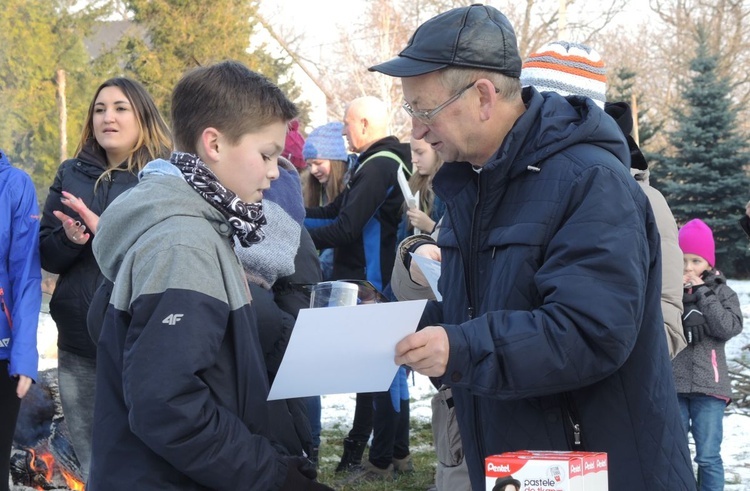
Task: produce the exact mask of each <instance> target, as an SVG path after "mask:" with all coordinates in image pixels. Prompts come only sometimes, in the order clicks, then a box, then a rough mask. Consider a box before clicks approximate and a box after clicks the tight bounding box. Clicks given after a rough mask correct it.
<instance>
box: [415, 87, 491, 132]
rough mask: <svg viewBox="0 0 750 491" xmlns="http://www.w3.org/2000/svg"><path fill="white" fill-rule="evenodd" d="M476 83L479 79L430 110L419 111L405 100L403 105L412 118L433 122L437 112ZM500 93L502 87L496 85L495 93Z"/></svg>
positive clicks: (426, 122) (422, 121)
mask: <svg viewBox="0 0 750 491" xmlns="http://www.w3.org/2000/svg"><path fill="white" fill-rule="evenodd" d="M475 83H477V80H474V81H473V82H472V83H470V84H469V85H467V86H466V87H464V88H463V89H461V90H459V91H458V92H456V93H455V94H453V95H452V96H451V97H450V99H448V100H447V101H445V102H443V103H442V104H440V105H439V106H438V107H436V108H435V109H430V110H429V111H428V110H423V111H419V110H417V109H414V108H413V107H411V105H410V104H409V103H408V102H406V101H404V102H403V103H402V104H401V107H403V108H404V111H406V112H407V114H408V115H409V116H411V117H412V118H414V119H416V120H418V121H419V122H420V123H422V124H432V122H433V121H434V119H435V116H436V115H437V113H439V112H440V111H442V110H443V109H445V108H446V107H447V106H448V105H450V104H451V103H452V102H455V101H456V100H458V98H459V97H461V95H462V94H463V93H464V92H466V91H467V90H469V89H470V88H472V87H473V86H474V84H475ZM499 93H500V89H498V88H497V87H495V94H499Z"/></svg>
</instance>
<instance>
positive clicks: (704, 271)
mask: <svg viewBox="0 0 750 491" xmlns="http://www.w3.org/2000/svg"><path fill="white" fill-rule="evenodd" d="M679 242H680V249H682V252H683V255H684V288H685V293H684V296H683V303H684V307H685V311H684V314H683V316H682V325H683V328H684V330H685V337H686V338H687V340H688V346H687V348H685V349H684V350H683V351H681V352H680V353H678V354H677V356H676V357H675V359H674V360H673V361H672V367H673V370H674V377H675V386H676V388H677V399H678V401H679V403H680V412H681V415H682V424H683V426H684V428H685V432H686V433H687V432H690V433H692V434H693V439H694V440H695V453H696V455H695V463H696V464H698V485H699V489H700V490H701V491H708V490H711V491H720V490H722V489H724V465H723V463H722V460H721V440H722V433H723V418H724V408H725V407H726V406H727V405H728V404H729V403H730V402H731V394H732V389H731V386H730V384H729V373H728V368H727V360H726V354H725V353H724V345H725V344H726V342H727V341H728V340H729V339H731V338H732V337H734V336H736V335H737V334H739V333H740V332H742V312H741V311H740V302H739V299H738V298H737V294H736V293H735V292H734V291H733V290H732V289H731V288H730V287H729V286H728V285H727V280H726V278H725V277H724V275H722V274H721V273H720V272H719V271H718V270H716V269H714V266H715V264H716V259H715V253H714V250H715V246H714V237H713V233H712V232H711V229H710V228H709V227H708V225H706V224H705V223H704V222H703V221H701V220H699V219H697V218H696V219H694V220H690V221H689V222H687V223H686V224H685V226H684V227H682V228H681V229H680V232H679Z"/></svg>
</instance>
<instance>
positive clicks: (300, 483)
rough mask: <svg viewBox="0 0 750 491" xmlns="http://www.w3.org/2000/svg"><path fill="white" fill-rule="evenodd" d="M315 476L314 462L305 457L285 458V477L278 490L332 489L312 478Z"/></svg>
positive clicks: (314, 490)
mask: <svg viewBox="0 0 750 491" xmlns="http://www.w3.org/2000/svg"><path fill="white" fill-rule="evenodd" d="M316 477H317V471H316V470H315V464H313V463H312V462H310V460H308V459H306V458H305V457H289V458H287V468H286V479H285V480H284V484H282V485H281V490H280V491H333V488H329V487H328V486H326V485H325V484H321V483H319V482H317V481H314V479H315V478H316Z"/></svg>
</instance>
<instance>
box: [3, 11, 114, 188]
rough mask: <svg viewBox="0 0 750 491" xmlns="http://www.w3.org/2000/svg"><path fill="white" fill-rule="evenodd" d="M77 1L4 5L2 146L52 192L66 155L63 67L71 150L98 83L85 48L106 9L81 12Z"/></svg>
mask: <svg viewBox="0 0 750 491" xmlns="http://www.w3.org/2000/svg"><path fill="white" fill-rule="evenodd" d="M75 3H76V2H75V1H72V0H54V1H50V0H5V1H4V2H3V4H2V15H0V107H1V108H2V110H3V117H2V118H0V147H1V148H3V149H4V150H5V151H6V152H8V156H9V158H10V160H11V161H12V162H13V163H14V165H18V166H19V167H21V168H23V169H25V170H26V171H27V172H29V173H30V174H31V177H32V179H33V180H34V182H35V184H36V187H37V192H38V195H39V198H40V199H41V200H43V199H44V197H45V196H46V194H47V189H48V188H49V185H50V184H51V183H52V179H53V177H54V175H55V172H56V170H57V167H58V165H59V164H60V159H61V158H67V157H70V155H66V156H61V155H60V146H61V145H60V130H59V125H60V117H59V107H58V100H57V90H58V85H57V80H56V73H57V71H58V70H64V71H65V79H66V90H65V94H66V97H67V104H66V108H67V125H66V132H67V140H66V143H67V148H68V151H69V152H73V151H74V150H75V148H76V144H77V143H78V138H79V137H80V134H81V125H82V124H83V119H84V117H85V114H86V110H87V109H88V103H89V98H90V97H91V92H92V90H93V87H95V83H96V78H97V75H96V72H95V71H93V70H91V67H90V63H91V60H90V56H89V54H88V52H87V50H86V47H85V46H84V43H83V38H84V36H86V35H87V34H88V33H89V32H90V29H91V27H92V26H93V24H94V22H96V20H97V19H98V18H101V17H102V16H103V15H106V13H107V11H106V6H105V7H99V6H87V7H84V8H83V9H80V10H77V11H76V12H75V13H72V12H71V11H70V8H71V6H72V5H73V4H75Z"/></svg>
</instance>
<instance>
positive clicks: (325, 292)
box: [310, 281, 359, 309]
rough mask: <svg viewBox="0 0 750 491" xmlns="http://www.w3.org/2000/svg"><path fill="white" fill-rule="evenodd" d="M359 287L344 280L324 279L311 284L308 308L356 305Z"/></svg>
mask: <svg viewBox="0 0 750 491" xmlns="http://www.w3.org/2000/svg"><path fill="white" fill-rule="evenodd" d="M358 296H359V287H358V286H357V285H355V284H352V283H347V282H346V281H324V282H322V283H318V284H316V285H314V286H313V288H312V294H311V295H310V308H313V309H314V308H319V307H348V306H350V305H357V303H358V302H357V298H358Z"/></svg>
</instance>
